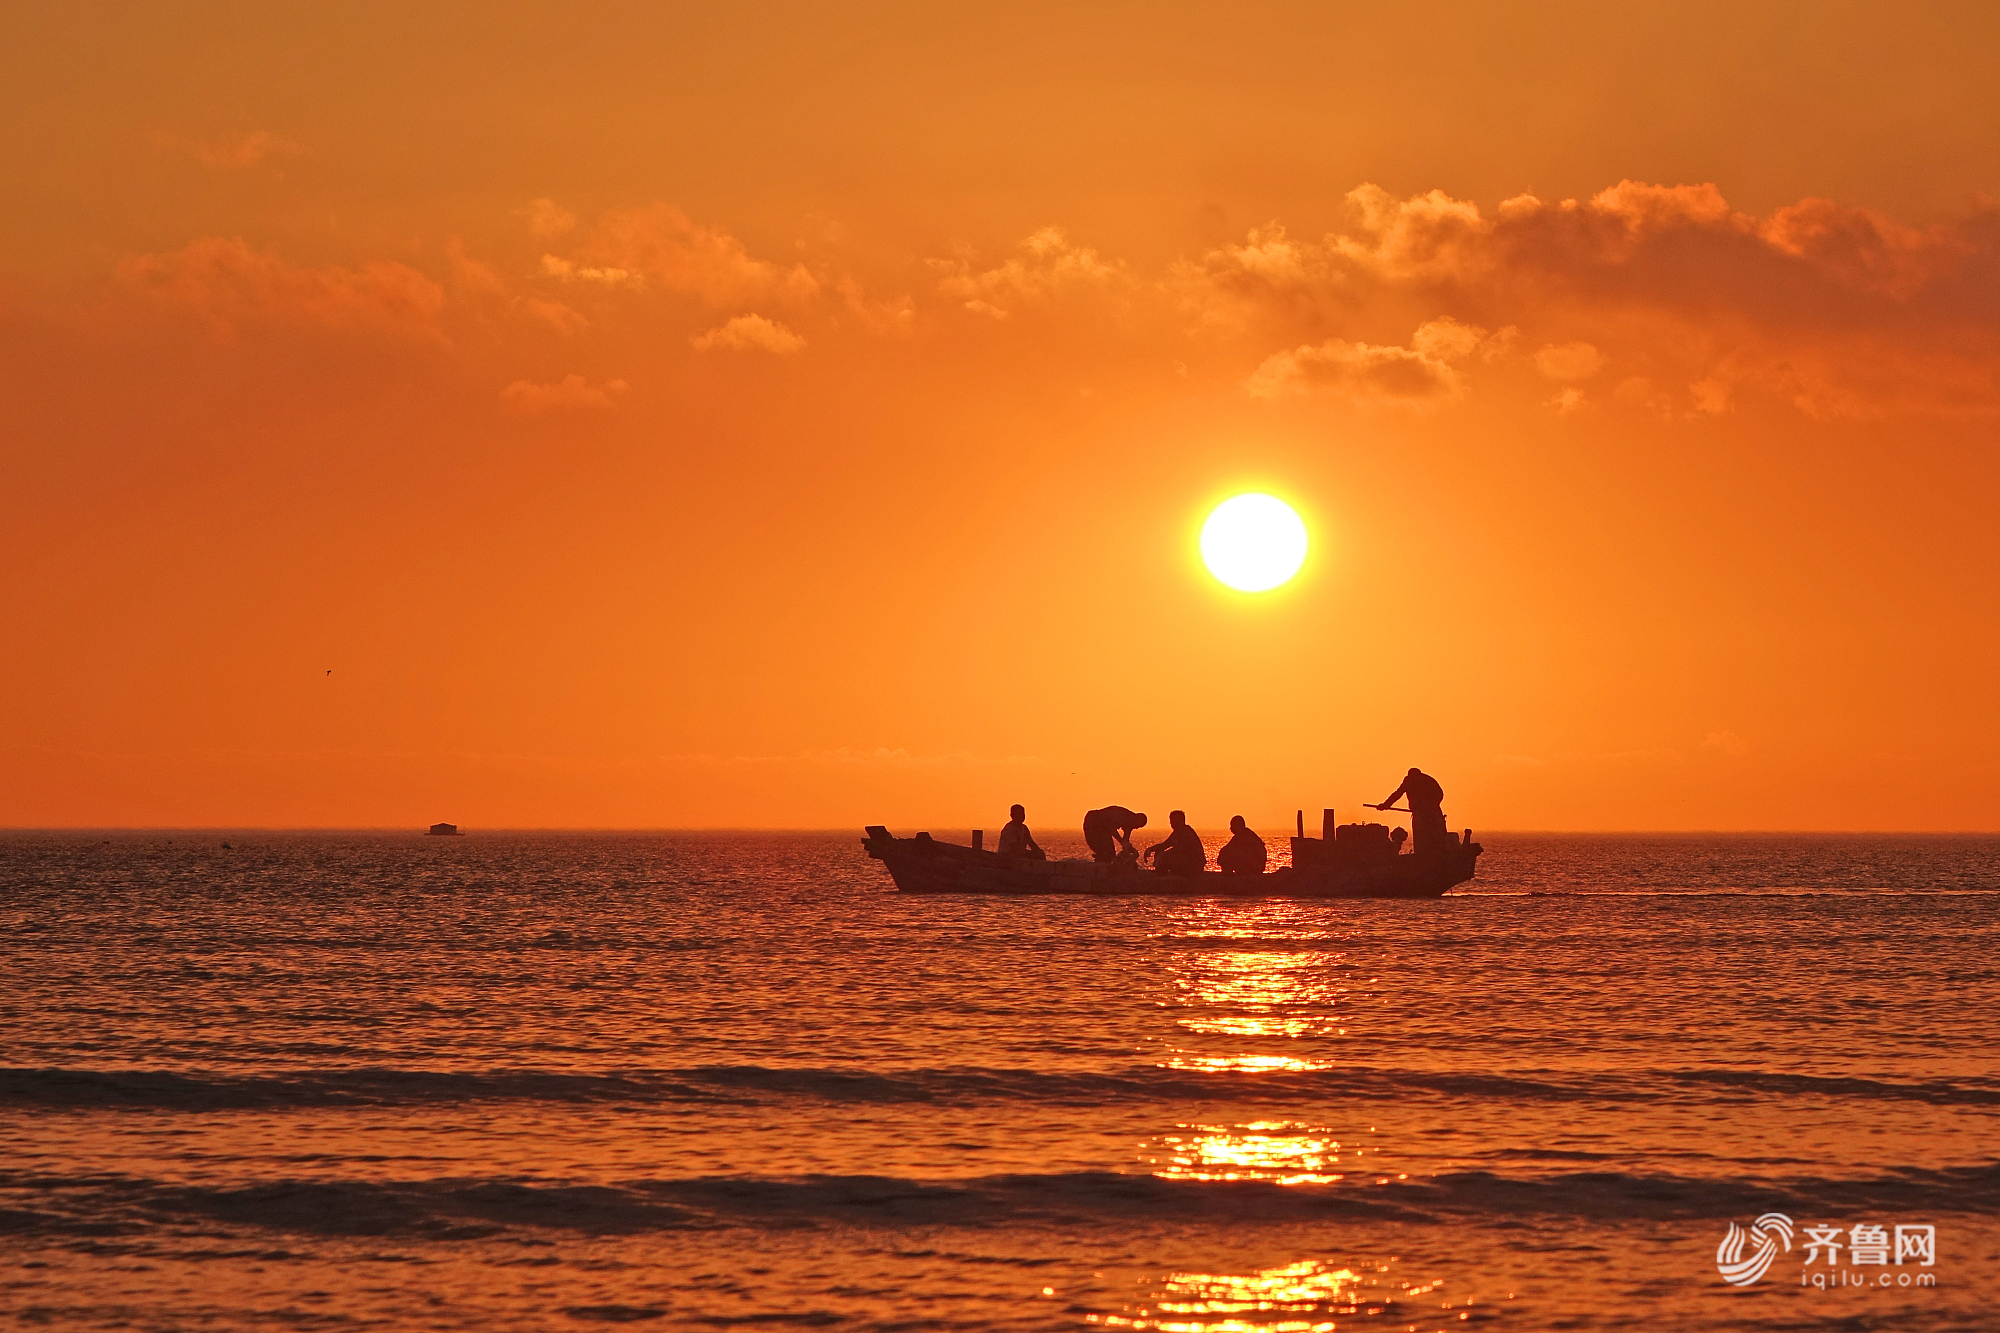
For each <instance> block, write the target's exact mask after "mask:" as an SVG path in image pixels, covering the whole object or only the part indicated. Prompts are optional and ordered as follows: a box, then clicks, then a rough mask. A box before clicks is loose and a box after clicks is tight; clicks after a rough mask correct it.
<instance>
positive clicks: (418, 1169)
mask: <svg viewBox="0 0 2000 1333" xmlns="http://www.w3.org/2000/svg"><path fill="white" fill-rule="evenodd" d="M939 832H940V835H941V836H942V834H943V831H939ZM1278 836H1279V837H1282V831H1280V832H1279V835H1278ZM225 838H226V839H227V840H228V841H229V842H230V843H231V844H232V845H231V846H230V847H228V848H226V849H225V848H224V847H222V846H221V843H222V842H223V841H224V839H225ZM1480 838H1481V841H1482V842H1483V843H1484V844H1485V845H1486V847H1487V849H1488V850H1487V853H1486V856H1485V857H1484V859H1483V862H1482V869H1481V873H1480V877H1479V878H1478V879H1477V880H1476V881H1474V882H1473V883H1472V884H1471V885H1468V886H1466V890H1465V891H1461V892H1458V893H1454V894H1452V895H1451V896H1448V897H1446V898H1444V899H1441V900H1438V901H1435V902H1421V903H1377V902H1351V903H1338V902H1289V901H1279V900H1272V901H1229V902H1207V901H1193V900H1185V899H1180V900H1173V901H1157V900H1156V901H1140V900H1119V899H1035V900H1011V899H1004V898H993V899H981V898H921V897H908V898H906V897H901V896H898V895H896V894H894V893H892V892H890V891H889V888H890V886H889V883H888V880H887V878H886V876H885V875H884V874H883V873H882V872H881V870H880V868H879V867H878V866H877V865H875V864H874V863H873V862H871V861H868V860H867V859H866V858H865V857H864V856H863V855H862V854H861V852H860V848H859V839H860V831H859V830H854V831H852V832H850V833H838V834H795V835H779V834H764V835H727V834H672V833H663V834H605V835H568V834H547V835H536V834H527V833H520V834H513V833H507V834H501V833H496V834H480V833H476V832H475V833H473V834H471V835H469V836H467V837H463V838H458V839H443V838H424V837H418V836H411V835H404V834H274V833H240V834H217V833H143V834H138V833H133V834H87V835H86V834H81V833H61V834H11V835H5V836H4V837H0V1320H4V1321H11V1322H12V1323H14V1324H18V1325H20V1326H22V1327H52V1328H121V1329H144V1330H152V1329H238V1328H243V1329H250V1328H255V1329H319V1328H360V1327H380V1328H398V1329H401V1328H421V1329H551V1328H555V1329H561V1328H572V1327H575V1328H587V1327H589V1326H592V1325H596V1324H624V1323H631V1324H638V1325H641V1326H644V1327H657V1328H673V1329H728V1328H736V1327H766V1326H768V1327H789V1326H803V1327H813V1328H821V1327H823V1328H839V1329H849V1328H851V1329H1071V1330H1090V1329H1098V1330H1103V1329H1115V1330H1122V1329H1158V1330H1167V1331H1169V1333H1266V1331H1268V1333H1279V1331H1280V1330H1283V1331H1286V1333H1297V1331H1303V1330H1331V1329H1355V1330H1366V1329H1382V1330H1434V1329H1454V1328H1469V1327H1480V1328H1495V1329H1503V1328H1504V1329H1520V1330H1552V1329H1612V1328H1644V1329H1773V1330H1776V1329H1788V1330H1789V1329H1821V1328H1826V1329H1836V1328H1837V1329H1877V1328H1880V1329H1889V1328H1895V1329H1919V1330H1933V1329H1981V1330H1989V1329H1995V1328H2000V1036H1996V1024H1997V1023H2000V963H1996V957H2000V838H1991V837H1980V838H1971V837H1961V838H1954V837H1862V836H1854V837H1802V836H1786V837H1778V836H1771V837H1752V836H1683V837H1609V836H1605V837H1581V836H1535V835H1507V834H1485V833H1482V834H1481V835H1480ZM1043 841H1044V843H1045V845H1051V844H1053V845H1051V850H1052V851H1054V852H1061V851H1065V850H1068V848H1067V847H1066V846H1065V845H1064V844H1063V840H1061V839H1050V838H1045V839H1044V840H1043ZM1770 1214H1780V1215H1782V1216H1783V1218H1784V1219H1785V1223H1786V1225H1785V1227H1783V1228H1781V1227H1779V1226H1778V1224H1777V1223H1775V1222H1772V1221H1768V1220H1767V1221H1765V1222H1763V1223H1761V1224H1759V1223H1758V1219H1759V1218H1764V1217H1766V1216H1767V1215H1770ZM1732 1224H1734V1225H1735V1226H1737V1227H1738V1228H1739V1229H1741V1230H1742V1231H1743V1234H1742V1235H1741V1236H1739V1245H1738V1250H1737V1251H1736V1253H1735V1255H1734V1256H1733V1257H1736V1258H1740V1259H1748V1260H1754V1259H1755V1258H1756V1257H1757V1256H1758V1255H1759V1254H1760V1253H1762V1252H1764V1251H1769V1252H1770V1262H1769V1266H1768V1268H1767V1269H1766V1270H1765V1271H1764V1273H1763V1275H1762V1276H1761V1277H1759V1278H1757V1280H1755V1281H1753V1282H1750V1283H1749V1284H1747V1285H1741V1286H1737V1285H1732V1284H1731V1283H1729V1282H1727V1281H1725V1280H1724V1278H1723V1276H1722V1274H1721V1272H1720V1269H1719V1267H1718V1247H1720V1246H1722V1245H1723V1243H1724V1242H1725V1240H1726V1239H1727V1238H1728V1236H1729V1234H1730V1228H1731V1226H1732ZM1753 1226H1755V1227H1756V1230H1754V1231H1751V1230H1750V1228H1752V1227H1753ZM1878 1226H1879V1227H1881V1228H1882V1235H1883V1237H1884V1238H1885V1240H1884V1244H1886V1245H1888V1246H1890V1247H1891V1249H1892V1251H1893V1247H1894V1245H1895V1243H1896V1238H1898V1237H1899V1236H1900V1237H1902V1238H1903V1240H1904V1243H1905V1245H1906V1246H1907V1247H1909V1252H1908V1253H1906V1254H1904V1255H1902V1256H1901V1261H1900V1262H1898V1261H1897V1256H1896V1255H1895V1254H1894V1253H1893V1252H1892V1253H1891V1254H1890V1255H1888V1256H1887V1261H1886V1262H1883V1263H1872V1262H1868V1260H1871V1259H1872V1258H1873V1257H1874V1253H1873V1250H1872V1246H1871V1244H1870V1242H1872V1240H1873V1239H1874V1232H1873V1228H1875V1227H1878ZM1857 1228H1858V1229H1859V1231H1858V1233H1857V1230H1856V1229H1857ZM1924 1228H1929V1229H1930V1230H1929V1232H1928V1233H1926V1232H1925V1231H1924V1230H1923V1229H1924ZM1899 1229H1900V1230H1899ZM1926 1234H1928V1235H1929V1237H1931V1238H1932V1240H1933V1244H1932V1246H1931V1249H1930V1253H1929V1254H1928V1255H1927V1256H1926V1255H1925V1254H1923V1253H1922V1252H1921V1250H1920V1248H1919V1247H1921V1245H1922V1243H1923V1240H1924V1238H1925V1236H1926ZM1815 1238H1817V1239H1818V1240H1819V1241H1821V1242H1824V1241H1825V1240H1827V1239H1837V1240H1838V1242H1839V1246H1840V1248H1838V1249H1830V1248H1827V1247H1826V1246H1825V1245H1824V1244H1821V1245H1818V1246H1816V1247H1813V1248H1810V1249H1809V1247H1808V1242H1809V1241H1811V1240H1814V1239H1815ZM1787 1239H1788V1240H1789V1244H1785V1243H1784V1242H1786V1241H1787ZM1857 1241H1858V1242H1859V1248H1854V1246H1855V1243H1856V1242H1857ZM1724 1257H1725V1258H1727V1257H1732V1256H1729V1255H1725V1256H1724ZM1926 1258H1928V1259H1929V1262H1928V1263H1926V1262H1925V1259H1926ZM1741 1275H1742V1274H1741V1273H1739V1276H1741Z"/></svg>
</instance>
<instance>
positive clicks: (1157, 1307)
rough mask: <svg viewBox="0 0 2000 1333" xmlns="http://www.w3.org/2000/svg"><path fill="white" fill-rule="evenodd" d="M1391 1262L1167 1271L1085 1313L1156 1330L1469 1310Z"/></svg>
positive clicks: (1327, 1332)
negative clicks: (1130, 1299) (1117, 1304)
mask: <svg viewBox="0 0 2000 1333" xmlns="http://www.w3.org/2000/svg"><path fill="white" fill-rule="evenodd" d="M1393 1262H1394V1256H1391V1257H1390V1262H1389V1263H1377V1264H1374V1265H1365V1264H1364V1265H1363V1272H1356V1271H1355V1270H1354V1269H1352V1268H1336V1267H1334V1266H1333V1265H1331V1264H1326V1263H1321V1262H1320V1261H1318V1260H1316V1259H1301V1260H1300V1261H1299V1262H1297V1263H1293V1264H1285V1265H1284V1266H1283V1267H1280V1268H1260V1269H1258V1270H1257V1271H1256V1272H1254V1273H1169V1274H1168V1275H1167V1277H1166V1279H1165V1280H1164V1281H1162V1282H1161V1284H1160V1290H1159V1294H1158V1295H1157V1296H1156V1297H1154V1299H1153V1300H1152V1302H1151V1303H1150V1304H1142V1305H1138V1306H1126V1307H1125V1313H1123V1314H1086V1315H1084V1317H1083V1318H1084V1322H1086V1323H1089V1324H1097V1325H1101V1326H1103V1327H1106V1328H1130V1329H1153V1330H1158V1333H1332V1331H1333V1330H1334V1329H1335V1328H1337V1327H1338V1325H1337V1324H1336V1322H1335V1319H1334V1316H1349V1317H1351V1316H1355V1315H1360V1316H1363V1317H1384V1316H1386V1317H1387V1319H1389V1320H1392V1321H1394V1322H1395V1323H1396V1324H1397V1325H1398V1326H1399V1327H1400V1326H1407V1327H1411V1328H1416V1327H1420V1326H1421V1327H1423V1328H1425V1329H1432V1328H1436V1327H1437V1326H1438V1323H1451V1324H1454V1325H1455V1324H1456V1323H1458V1322H1459V1321H1461V1320H1467V1319H1470V1318H1471V1313H1472V1312H1471V1310H1470V1308H1469V1307H1470V1306H1471V1305H1472V1303H1473V1302H1472V1300H1471V1298H1469V1297H1468V1298H1465V1299H1462V1300H1447V1301H1440V1302H1437V1303H1436V1304H1435V1305H1433V1303H1432V1302H1433V1300H1434V1299H1435V1297H1436V1296H1437V1295H1438V1293H1439V1292H1440V1291H1442V1289H1443V1287H1444V1282H1443V1280H1442V1279H1433V1280H1432V1281H1429V1282H1409V1281H1397V1280H1395V1279H1393V1278H1391V1277H1390V1276H1389V1272H1390V1264H1391V1263H1393ZM1364 1274H1365V1275H1364ZM1412 1319H1415V1320H1420V1321H1422V1323H1421V1325H1419V1324H1416V1323H1409V1322H1408V1321H1410V1320H1412ZM1433 1320H1436V1321H1438V1323H1433V1322H1432V1321H1433Z"/></svg>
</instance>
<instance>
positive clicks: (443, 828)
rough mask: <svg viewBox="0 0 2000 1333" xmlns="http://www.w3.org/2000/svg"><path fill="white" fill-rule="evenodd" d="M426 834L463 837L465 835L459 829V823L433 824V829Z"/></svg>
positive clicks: (430, 835)
mask: <svg viewBox="0 0 2000 1333" xmlns="http://www.w3.org/2000/svg"><path fill="white" fill-rule="evenodd" d="M425 836H426V837H431V838H462V837H464V836H465V835H464V834H462V833H460V832H459V831H458V825H456V824H433V825H431V831H430V832H429V833H428V834H426V835H425Z"/></svg>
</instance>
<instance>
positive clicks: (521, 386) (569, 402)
mask: <svg viewBox="0 0 2000 1333" xmlns="http://www.w3.org/2000/svg"><path fill="white" fill-rule="evenodd" d="M630 387H631V386H630V385H628V384H626V383H625V381H624V380H608V381H606V382H605V383H604V384H601V385H594V384H592V383H591V382H590V381H588V380H586V379H585V378H584V377H583V376H581V375H565V376H563V377H562V379H561V381H560V382H558V383H555V384H536V383H534V382H532V381H530V380H515V381H514V382H513V383H512V384H509V385H508V386H507V387H506V388H504V389H502V390H501V391H500V397H501V399H502V400H503V401H504V402H505V403H506V404H507V406H508V407H509V408H511V409H513V410H514V411H516V412H530V413H533V412H576V411H589V410H592V409H596V408H605V407H610V406H611V405H612V401H613V399H615V398H616V397H617V396H618V395H619V394H622V393H624V392H625V391H626V389H628V388H630Z"/></svg>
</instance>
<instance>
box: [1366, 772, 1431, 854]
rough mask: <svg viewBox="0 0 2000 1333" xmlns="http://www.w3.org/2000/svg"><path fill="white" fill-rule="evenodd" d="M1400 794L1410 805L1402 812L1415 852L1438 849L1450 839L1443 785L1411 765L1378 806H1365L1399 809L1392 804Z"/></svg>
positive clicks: (1374, 808)
mask: <svg viewBox="0 0 2000 1333" xmlns="http://www.w3.org/2000/svg"><path fill="white" fill-rule="evenodd" d="M1400 796H1407V797H1409V798H1410V807H1409V809H1408V810H1407V811H1405V812H1404V813H1407V814H1408V815H1409V816H1410V836H1411V839H1412V841H1414V842H1415V843H1416V848H1415V851H1416V852H1417V854H1418V855H1419V856H1421V855H1422V854H1424V853H1425V852H1435V851H1442V850H1443V849H1444V845H1445V844H1446V843H1447V842H1450V841H1451V834H1450V832H1449V831H1448V830H1447V829H1446V828H1445V826H1444V788H1443V787H1442V786H1441V785H1439V783H1438V780H1437V779H1436V778H1434V777H1432V776H1431V775H1430V774H1428V773H1426V772H1424V771H1423V770H1422V769H1420V768H1413V769H1411V770H1410V771H1409V774H1408V775H1407V776H1405V777H1404V779H1403V785H1402V786H1400V787H1398V788H1396V790H1395V791H1393V792H1391V793H1389V795H1388V796H1386V797H1384V798H1383V800H1382V803H1381V804H1380V805H1372V806H1369V807H1368V808H1369V809H1371V810H1402V807H1401V806H1399V805H1397V804H1396V798H1397V797H1400Z"/></svg>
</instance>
